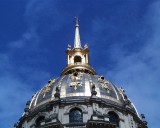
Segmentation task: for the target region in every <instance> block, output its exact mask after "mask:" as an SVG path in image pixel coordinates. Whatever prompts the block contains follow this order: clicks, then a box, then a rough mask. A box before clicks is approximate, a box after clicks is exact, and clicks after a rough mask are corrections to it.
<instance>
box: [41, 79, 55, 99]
mask: <svg viewBox="0 0 160 128" xmlns="http://www.w3.org/2000/svg"><path fill="white" fill-rule="evenodd" d="M53 83H55V79H50V80H49V81H48V84H46V85H45V86H44V88H43V90H42V91H41V93H40V94H41V95H43V97H45V95H46V93H47V92H49V91H50V89H51V85H52V84H53Z"/></svg>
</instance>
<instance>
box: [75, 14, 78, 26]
mask: <svg viewBox="0 0 160 128" xmlns="http://www.w3.org/2000/svg"><path fill="white" fill-rule="evenodd" d="M75 18H76V25H78V21H79V20H78V16H76V17H75Z"/></svg>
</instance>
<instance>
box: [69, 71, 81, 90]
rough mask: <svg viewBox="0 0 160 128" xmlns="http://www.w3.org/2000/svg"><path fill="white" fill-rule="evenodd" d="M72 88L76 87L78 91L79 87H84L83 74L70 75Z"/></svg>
mask: <svg viewBox="0 0 160 128" xmlns="http://www.w3.org/2000/svg"><path fill="white" fill-rule="evenodd" d="M69 78H70V81H71V82H70V87H74V89H75V90H77V87H78V86H82V80H81V79H82V75H81V73H78V72H75V73H73V74H71V75H70V77H69Z"/></svg>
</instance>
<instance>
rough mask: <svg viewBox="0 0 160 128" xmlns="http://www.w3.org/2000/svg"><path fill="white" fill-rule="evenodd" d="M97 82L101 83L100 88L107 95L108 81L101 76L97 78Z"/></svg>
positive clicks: (108, 89)
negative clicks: (104, 90) (103, 89)
mask: <svg viewBox="0 0 160 128" xmlns="http://www.w3.org/2000/svg"><path fill="white" fill-rule="evenodd" d="M98 81H99V82H100V83H101V86H102V88H105V89H106V90H107V92H108V93H109V91H110V87H109V81H107V80H106V79H105V78H104V77H103V76H98Z"/></svg>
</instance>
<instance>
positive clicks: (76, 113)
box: [69, 108, 83, 123]
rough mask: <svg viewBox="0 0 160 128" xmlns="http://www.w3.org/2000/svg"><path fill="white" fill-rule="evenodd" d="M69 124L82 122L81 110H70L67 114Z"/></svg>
mask: <svg viewBox="0 0 160 128" xmlns="http://www.w3.org/2000/svg"><path fill="white" fill-rule="evenodd" d="M69 122H70V123H80V122H83V114H82V110H80V109H78V108H74V109H71V110H70V112H69Z"/></svg>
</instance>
